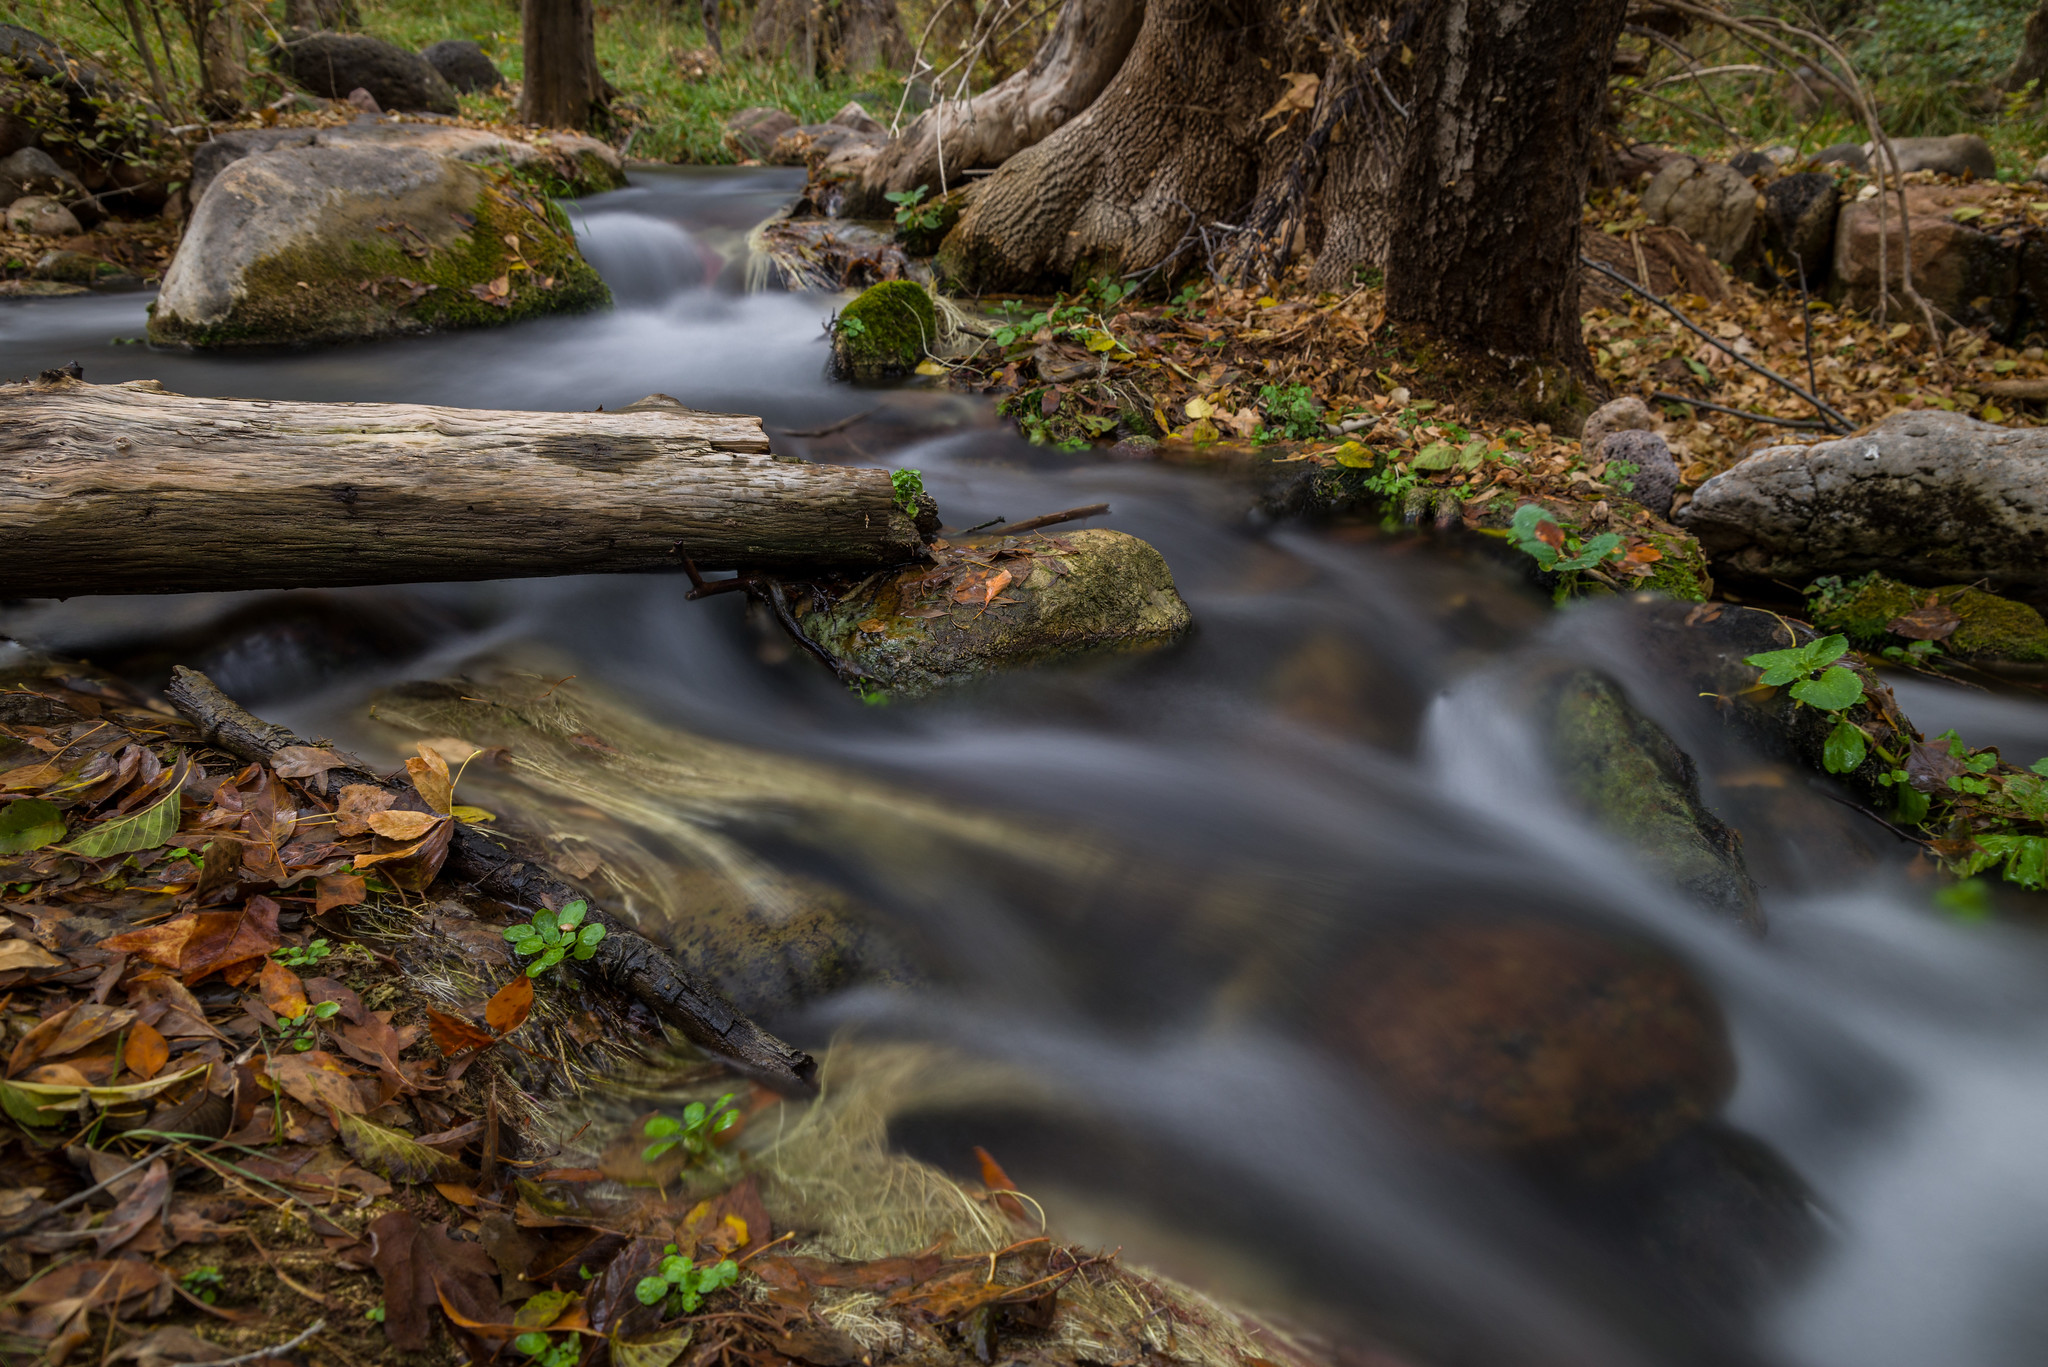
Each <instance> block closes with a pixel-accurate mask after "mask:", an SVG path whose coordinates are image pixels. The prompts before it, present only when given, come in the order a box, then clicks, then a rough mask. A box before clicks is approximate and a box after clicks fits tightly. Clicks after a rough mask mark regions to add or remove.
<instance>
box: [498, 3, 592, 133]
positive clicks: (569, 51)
mask: <svg viewBox="0 0 2048 1367" xmlns="http://www.w3.org/2000/svg"><path fill="white" fill-rule="evenodd" d="M520 41H521V42H522V43H523V44H524V45H525V68H524V77H523V81H524V83H523V85H522V86H521V89H520V93H519V119H520V122H522V123H529V124H537V125H539V126H540V127H543V128H574V129H588V128H590V127H591V126H592V125H593V124H594V123H596V122H597V121H598V120H599V119H600V118H601V117H602V116H603V113H604V109H605V103H606V101H605V82H604V77H603V75H602V74H600V73H599V71H598V69H597V12H596V10H595V9H593V8H592V5H591V0H522V3H521V6H520Z"/></svg>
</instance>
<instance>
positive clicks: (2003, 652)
mask: <svg viewBox="0 0 2048 1367" xmlns="http://www.w3.org/2000/svg"><path fill="white" fill-rule="evenodd" d="M1807 595H1808V599H1809V603H1810V605H1811V608H1812V611H1813V620H1814V625H1816V626H1818V627H1821V628H1823V629H1825V630H1828V631H1839V632H1841V633H1842V634H1843V635H1845V636H1847V637H1848V638H1849V639H1850V640H1852V641H1854V642H1855V643H1856V644H1857V645H1860V646H1863V647H1865V648H1878V647H1882V646H1887V645H1898V644H1900V643H1901V642H1903V641H1905V640H1907V639H1909V638H1907V637H1905V636H1902V635H1900V634H1899V633H1897V632H1895V631H1893V630H1892V629H1891V624H1892V623H1893V622H1894V621H1896V620H1897V619H1899V618H1900V617H1903V616H1905V615H1906V614H1908V613H1910V612H1913V611H1915V610H1917V609H1920V608H1924V607H1927V606H1930V605H1932V606H1936V607H1943V608H1947V609H1948V610H1949V611H1951V612H1953V613H1954V614H1955V615H1956V616H1957V617H1958V618H1960V619H1961V621H1960V622H1959V623H1958V625H1957V626H1956V629H1955V631H1954V632H1953V633H1952V634H1950V635H1949V636H1948V637H1947V638H1945V639H1944V640H1942V641H1941V646H1942V649H1944V650H1946V651H1947V652H1949V653H1950V654H1952V655H1962V656H1968V657H1971V658H1976V659H1994V660H2015V661H2022V662H2041V661H2048V621H2044V620H2043V619H2042V616H2041V614H2040V613H2038V612H2036V611H2035V610H2034V609H2033V608H2030V607H2028V606H2027V605H2026V604H2025V603H2015V602H2014V601H2013V600H2011V599H2010V598H2001V597H1999V596H1998V595H1997V594H1995V593H1986V592H1985V591H1984V590H1982V589H1979V588H1974V587H1972V586H1970V585H1968V584H1950V585H1948V586H1946V587H1944V588H1938V589H1923V588H1916V587H1914V586H1913V585H1911V584H1906V583H1902V582H1900V581H1899V580H1897V579H1891V578H1888V577H1886V576H1885V575H1882V574H1877V573H1871V574H1867V575H1865V576H1863V577H1862V578H1861V579H1856V580H1851V581H1850V582H1848V583H1846V584H1845V583H1843V582H1842V581H1841V580H1840V579H1837V578H1833V577H1829V578H1826V579H1818V580H1815V581H1814V582H1813V584H1812V585H1811V586H1809V587H1808V589H1807Z"/></svg>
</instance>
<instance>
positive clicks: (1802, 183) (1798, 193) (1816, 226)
mask: <svg viewBox="0 0 2048 1367" xmlns="http://www.w3.org/2000/svg"><path fill="white" fill-rule="evenodd" d="M1841 202H1842V191H1841V187H1840V185H1839V184H1838V183H1837V182H1836V180H1835V178H1834V177H1833V176H1831V175H1829V174H1827V173H1826V172H1825V171H1802V172H1799V173H1798V174H1796V175H1790V176H1781V177H1779V178H1778V179H1777V180H1774V181H1772V182H1771V183H1770V184H1769V185H1766V186H1765V187H1764V222H1763V250H1764V265H1765V267H1766V268H1767V269H1768V270H1769V271H1770V273H1771V275H1772V276H1773V277H1776V276H1777V275H1779V274H1780V273H1781V272H1791V277H1790V278H1791V280H1792V283H1793V284H1795V285H1797V284H1798V283H1799V282H1800V279H1801V277H1802V276H1803V277H1804V279H1805V283H1806V288H1807V290H1808V291H1810V292H1813V293H1819V292H1820V291H1821V290H1822V289H1824V288H1825V287H1826V285H1827V279H1828V270H1829V267H1830V266H1831V265H1832V264H1833V259H1834V254H1835V220H1836V217H1837V215H1838V213H1839V210H1840V206H1841ZM1767 283H1775V279H1773V280H1771V281H1769V282H1767Z"/></svg>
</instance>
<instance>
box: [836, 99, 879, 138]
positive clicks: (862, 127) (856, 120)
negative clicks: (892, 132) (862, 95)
mask: <svg viewBox="0 0 2048 1367" xmlns="http://www.w3.org/2000/svg"><path fill="white" fill-rule="evenodd" d="M826 122H827V123H834V124H837V125H839V126H840V127H841V128H850V129H852V130H853V131H854V132H856V133H867V134H869V135H871V136H874V137H884V138H885V137H887V136H888V135H889V130H888V129H887V128H885V127H883V126H882V123H881V121H880V120H878V119H876V118H875V116H874V115H872V114H870V113H868V111H867V110H866V109H865V108H863V107H862V106H861V102H860V101H859V100H848V101H847V102H846V103H845V104H843V105H841V106H839V112H838V113H837V114H834V115H833V116H832V117H831V118H829V119H827V120H826Z"/></svg>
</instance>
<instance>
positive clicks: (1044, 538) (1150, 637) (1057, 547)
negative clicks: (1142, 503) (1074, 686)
mask: <svg viewBox="0 0 2048 1367" xmlns="http://www.w3.org/2000/svg"><path fill="white" fill-rule="evenodd" d="M935 554H936V563H935V564H930V565H912V566H909V567H907V568H905V569H901V570H891V571H885V572H883V573H881V574H877V575H871V576H870V577H868V578H867V579H864V580H862V581H860V582H859V583H858V584H856V585H853V586H851V587H849V588H847V589H846V590H845V591H844V592H841V593H839V594H837V595H836V596H835V597H833V598H831V599H830V600H829V601H828V599H827V598H826V597H825V596H824V595H818V596H815V597H811V598H807V599H805V600H803V601H801V602H800V603H799V604H798V605H797V620H798V622H799V624H800V625H801V626H802V627H803V629H804V632H805V633H806V634H807V635H808V636H809V637H810V638H811V639H812V640H814V641H816V642H817V643H818V644H819V645H820V646H822V647H823V648H824V649H825V650H826V651H828V652H830V653H831V654H833V655H834V656H837V657H838V658H840V659H842V660H846V661H850V662H851V663H853V664H855V665H858V666H859V667H860V668H861V669H862V670H864V671H865V672H866V673H867V675H868V676H869V677H870V678H871V679H872V680H873V681H874V685H875V686H876V687H879V688H881V689H885V690H887V691H889V692H891V693H898V694H905V695H909V694H917V693H923V692H927V691H929V690H931V689H934V688H938V687H941V686H943V685H946V684H951V683H957V682H960V681H962V680H965V679H969V678H972V677H974V676H975V675H978V674H982V673H986V672H988V671H989V670H992V669H997V668H1001V667H1004V666H1008V665H1017V664H1024V663H1028V662H1031V661H1034V660H1043V659H1046V658H1049V657H1053V656H1060V655H1067V654H1072V653H1075V652H1078V651H1083V650H1096V649H1102V648H1105V647H1123V648H1131V647H1139V646H1152V645H1159V644H1162V643H1164V642H1167V641H1170V640H1173V639H1174V638H1176V637H1178V636H1179V635H1180V634H1181V633H1182V632H1184V631H1186V630H1187V628H1188V623H1189V621H1190V617H1189V615H1188V608H1187V604H1186V603H1183V602H1182V601H1181V597H1180V594H1179V593H1178V592H1176V591H1175V589H1174V586H1173V572H1172V571H1171V570H1169V569H1168V568H1167V566H1166V561H1165V559H1164V558H1163V557H1162V556H1161V555H1160V554H1159V552H1158V551H1156V550H1154V549H1152V547H1150V546H1148V545H1146V544H1145V543H1144V542H1143V541H1140V540H1138V539H1137V538H1136V537H1134V536H1128V535H1126V534H1124V533H1123V532H1113V531H1103V530H1087V531H1078V532H1066V533H1051V532H1048V533H1038V534H1033V535H1027V536H1018V537H1005V538H1003V539H1002V540H1001V541H1000V542H998V543H996V544H995V545H993V546H990V545H987V544H986V543H984V544H983V545H981V546H978V547H977V548H976V549H975V551H974V553H973V555H972V556H969V555H967V554H964V553H963V552H961V551H960V550H958V549H953V548H948V549H941V550H939V551H937V552H936V553H935Z"/></svg>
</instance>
